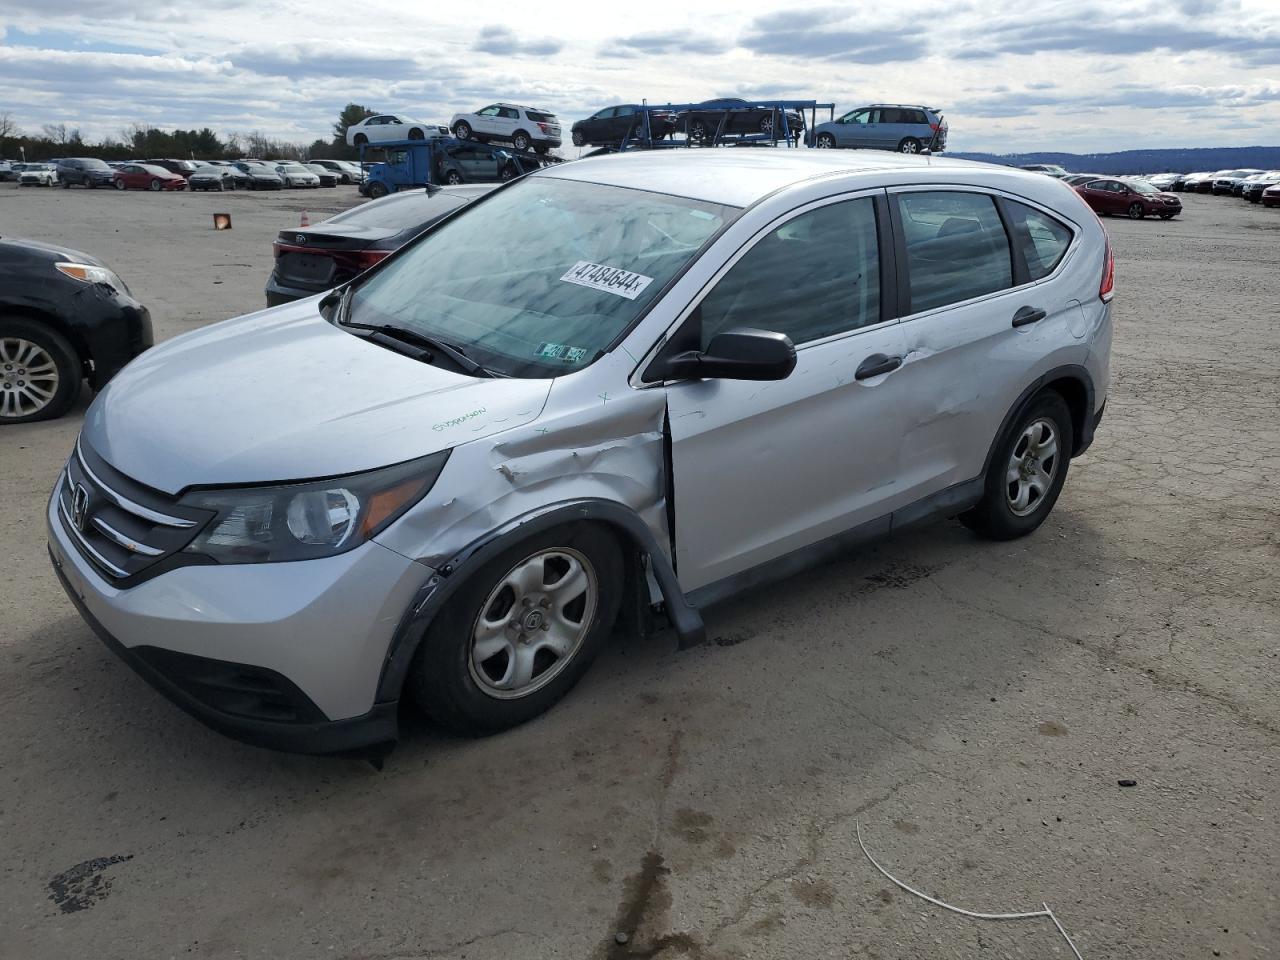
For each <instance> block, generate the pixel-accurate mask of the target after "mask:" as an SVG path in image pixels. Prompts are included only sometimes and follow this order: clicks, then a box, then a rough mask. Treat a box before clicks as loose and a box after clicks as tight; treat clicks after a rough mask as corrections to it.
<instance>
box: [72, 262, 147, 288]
mask: <svg viewBox="0 0 1280 960" xmlns="http://www.w3.org/2000/svg"><path fill="white" fill-rule="evenodd" d="M54 266H55V267H57V269H58V272H59V273H62V274H66V275H67V276H68V277H70V278H71V279H73V280H80V281H82V282H84V283H101V284H105V285H106V286H108V287H110V288H111V289H112V290H119V291H120V292H121V293H128V292H129V288H128V287H126V286H125V285H124V282H123V281H122V280H121V279H120V278H119V277H117V276H116V275H115V274H114V273H112V272H111V271H110V270H108V269H107V268H106V267H96V266H93V265H91V264H88V263H55V264H54Z"/></svg>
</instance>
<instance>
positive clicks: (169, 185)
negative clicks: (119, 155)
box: [111, 163, 187, 190]
mask: <svg viewBox="0 0 1280 960" xmlns="http://www.w3.org/2000/svg"><path fill="white" fill-rule="evenodd" d="M111 182H112V183H114V184H115V186H116V189H117V190H185V189H186V188H187V179H186V177H180V176H178V175H177V174H176V173H172V172H170V171H168V170H166V169H165V168H164V167H157V166H155V164H151V163H126V164H125V165H124V166H123V167H119V168H117V169H116V172H115V174H114V175H113V176H112V177H111Z"/></svg>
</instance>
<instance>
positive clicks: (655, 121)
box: [569, 103, 676, 147]
mask: <svg viewBox="0 0 1280 960" xmlns="http://www.w3.org/2000/svg"><path fill="white" fill-rule="evenodd" d="M675 129H676V115H675V114H674V113H672V112H671V111H670V110H657V109H650V110H649V136H650V137H651V138H652V139H654V140H661V139H662V138H663V137H665V136H667V135H668V134H670V133H672V132H673V131H674V130H675ZM569 136H570V139H572V140H573V145H574V146H575V147H585V146H587V145H588V144H590V145H592V146H601V147H603V146H610V145H612V144H617V143H622V142H623V141H624V140H627V139H629V138H633V137H634V138H639V137H642V136H644V108H643V107H642V106H641V105H640V104H638V103H620V104H618V105H617V106H613V107H605V108H604V109H603V110H597V111H596V112H595V113H593V114H592V115H591V116H589V117H587V119H585V120H579V121H578V122H577V123H575V124H574V125H573V129H572V130H571V131H570V132H569Z"/></svg>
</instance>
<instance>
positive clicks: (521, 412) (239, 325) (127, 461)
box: [82, 297, 552, 494]
mask: <svg viewBox="0 0 1280 960" xmlns="http://www.w3.org/2000/svg"><path fill="white" fill-rule="evenodd" d="M318 302H319V301H318V298H314V297H313V298H310V299H307V300H300V301H298V302H297V303H292V304H288V305H286V306H283V307H278V308H275V309H272V310H265V311H262V312H260V313H255V314H250V315H248V316H245V317H240V318H238V319H235V320H228V321H226V322H224V323H219V324H214V325H213V326H210V327H205V328H204V329H202V330H197V331H194V332H192V333H188V334H186V335H184V336H181V337H177V338H176V339H173V340H170V341H168V342H167V343H164V344H162V345H160V346H158V347H154V348H152V349H151V350H148V351H147V352H146V353H144V354H142V355H141V356H140V357H139V358H138V359H136V360H134V361H133V362H132V363H131V364H129V365H128V366H127V367H126V368H125V369H124V370H123V371H122V372H121V373H120V374H118V375H117V376H116V377H115V378H114V379H113V380H112V381H111V383H110V384H109V385H108V386H107V388H106V389H105V390H104V391H103V392H102V393H100V394H99V395H98V397H97V398H96V399H95V400H94V402H93V405H92V406H91V407H90V408H89V412H88V413H87V414H86V416H85V425H84V430H83V433H82V436H83V438H84V440H85V442H86V443H88V444H89V445H90V446H91V447H92V448H93V449H94V450H95V451H97V453H98V454H99V455H101V456H102V457H103V458H104V459H105V460H106V461H107V462H108V463H110V464H111V465H112V466H114V467H115V468H116V469H117V470H120V471H121V472H122V473H124V474H126V475H127V476H130V477H132V478H133V479H135V480H137V481H139V482H141V483H144V484H146V485H148V486H150V487H153V488H155V489H157V490H162V491H164V492H166V493H170V494H177V493H180V492H181V491H182V490H183V489H185V488H186V487H190V486H216V485H223V484H241V483H267V482H276V481H287V480H302V479H308V478H315V477H328V476H337V475H339V474H345V473H356V472H359V471H362V470H372V469H375V468H377V467H384V466H387V465H389V464H393V463H399V462H401V461H404V460H411V459H413V458H415V457H421V456H426V455H427V454H430V453H434V452H436V451H437V450H444V449H446V448H449V447H453V446H456V445H458V444H460V443H465V442H467V441H469V440H478V439H483V438H484V437H486V436H489V435H491V434H495V433H498V432H500V431H503V430H506V429H509V428H511V427H515V426H519V425H521V424H524V423H528V422H529V421H530V420H533V419H535V418H536V417H537V416H538V414H539V413H540V412H541V410H542V407H543V404H544V403H545V402H546V398H547V394H548V392H549V391H550V389H551V383H552V381H551V380H549V379H548V380H517V379H483V378H475V377H468V376H464V375H463V374H460V373H455V372H454V371H452V370H448V369H444V368H442V367H436V366H432V365H430V364H426V363H422V362H420V361H417V360H414V359H412V358H410V357H406V356H404V355H403V354H399V353H395V352H393V351H391V350H387V349H385V348H383V347H380V346H377V345H376V344H373V343H368V342H366V341H364V340H362V339H360V338H358V337H356V336H353V335H352V334H350V333H348V332H346V331H344V330H341V329H339V328H337V327H334V326H333V325H332V324H330V323H328V322H327V321H326V320H325V319H324V318H323V317H321V316H320V315H319V313H318V312H317V304H318Z"/></svg>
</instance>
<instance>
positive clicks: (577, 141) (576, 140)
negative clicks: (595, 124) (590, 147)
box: [569, 130, 587, 147]
mask: <svg viewBox="0 0 1280 960" xmlns="http://www.w3.org/2000/svg"><path fill="white" fill-rule="evenodd" d="M569 139H570V140H572V141H573V145H574V146H575V147H585V146H586V145H587V138H586V137H584V136H583V135H582V131H581V130H574V131H573V132H572V133H571V134H569Z"/></svg>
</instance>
